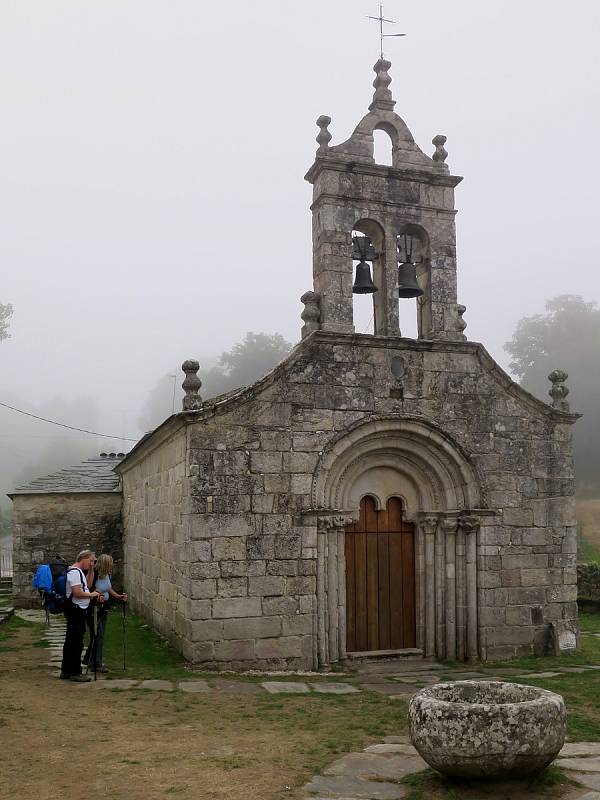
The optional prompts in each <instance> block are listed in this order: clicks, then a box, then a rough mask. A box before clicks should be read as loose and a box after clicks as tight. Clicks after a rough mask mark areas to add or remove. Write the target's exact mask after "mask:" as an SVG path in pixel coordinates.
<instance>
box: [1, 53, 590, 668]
mask: <svg viewBox="0 0 600 800" xmlns="http://www.w3.org/2000/svg"><path fill="white" fill-rule="evenodd" d="M389 67H390V63H389V62H388V61H386V60H383V59H380V60H379V61H378V62H377V63H376V65H375V67H374V69H375V73H376V77H375V81H374V87H375V93H374V96H373V101H372V103H371V105H370V106H369V111H368V113H367V114H366V116H364V117H363V118H362V120H361V121H360V122H359V124H358V125H357V127H356V129H355V130H354V133H353V134H352V135H351V136H350V138H349V139H348V140H347V141H346V142H344V143H342V144H338V145H336V146H331V144H330V141H331V134H330V133H329V131H328V125H329V123H330V119H329V118H328V117H320V118H319V119H318V121H317V124H318V126H319V134H318V137H317V142H318V145H319V147H318V150H317V153H316V158H315V161H314V164H313V165H312V166H311V167H310V169H309V171H308V173H307V175H306V179H307V180H308V181H309V182H310V183H311V184H312V186H313V203H312V206H311V209H312V215H313V287H312V290H310V291H307V292H306V293H305V294H304V295H303V296H302V302H303V304H304V311H303V313H302V320H303V321H304V325H303V327H302V339H301V341H300V343H299V344H298V345H297V346H296V347H295V348H294V350H293V351H292V353H291V354H290V356H289V357H288V358H287V359H286V360H285V361H284V362H283V363H281V364H280V365H279V366H278V367H277V368H276V369H274V370H273V371H272V372H271V373H270V374H269V375H267V376H266V377H264V378H262V379H261V380H259V381H258V382H257V383H255V384H254V385H252V386H249V387H245V388H242V389H239V390H236V391H234V392H231V393H229V394H227V395H223V396H220V397H217V398H213V399H210V400H207V401H206V402H203V401H202V400H201V398H200V381H199V379H198V377H197V374H196V373H197V370H198V364H197V362H194V361H186V362H185V363H184V365H183V369H184V371H185V373H186V378H185V381H184V384H183V386H184V389H185V390H186V396H185V399H184V410H183V411H182V412H181V413H178V414H174V415H173V416H171V417H170V418H169V419H167V420H166V421H165V422H164V423H163V424H162V425H160V426H159V427H158V428H157V429H156V430H154V431H153V432H152V433H150V434H148V435H146V436H145V437H144V438H143V439H142V440H141V441H140V442H139V443H138V444H137V445H136V446H135V447H134V448H133V450H132V451H131V452H130V453H128V454H127V455H126V456H125V457H124V458H122V459H121V458H119V459H117V460H116V461H115V464H116V466H114V472H115V473H116V475H118V476H119V477H120V491H121V497H122V510H121V524H122V547H123V550H122V562H123V572H124V578H125V585H126V588H127V591H128V592H129V595H130V598H131V602H132V604H133V605H134V607H135V608H136V610H137V611H138V612H139V613H140V614H141V615H143V616H144V617H145V618H146V619H147V620H148V621H149V622H151V624H152V625H153V626H154V627H155V628H156V629H157V630H158V631H160V632H161V633H162V634H164V635H165V636H166V637H168V638H169V639H170V640H171V641H172V642H173V643H174V644H175V645H176V646H177V647H178V648H179V649H180V650H181V652H182V653H183V654H184V655H185V657H186V658H187V659H189V660H190V661H191V662H193V663H195V664H199V665H200V664H201V665H203V666H206V667H209V668H217V669H221V668H234V669H246V668H258V669H272V668H286V669H303V670H304V669H317V668H326V667H328V666H329V665H332V664H335V663H338V662H343V661H345V660H346V659H351V658H356V657H361V656H363V657H364V656H365V655H369V656H372V657H375V656H377V655H384V656H387V657H394V656H398V657H402V656H406V655H411V656H413V657H418V656H422V657H423V658H433V657H437V658H447V659H460V660H473V659H477V658H481V659H501V658H509V657H512V656H515V655H521V654H529V653H532V652H542V651H544V650H545V649H546V648H547V647H549V646H552V643H554V644H553V646H554V647H555V648H556V649H558V650H561V649H562V650H566V649H571V648H573V647H574V646H575V645H576V631H577V605H576V595H577V586H576V581H577V574H576V549H577V544H576V532H575V519H574V504H573V493H574V474H573V462H572V448H571V430H572V428H571V426H572V425H573V423H574V422H575V421H576V419H577V415H576V414H572V413H570V412H569V406H568V404H567V402H566V399H565V397H566V394H567V392H568V390H567V388H566V386H565V385H564V381H565V379H566V377H567V376H566V375H565V374H564V373H562V372H560V371H558V370H556V371H555V372H553V373H552V375H551V376H550V380H551V382H552V388H551V390H550V394H551V396H552V400H553V403H552V405H547V404H545V403H543V402H541V401H540V400H537V399H536V398H534V397H533V396H531V395H530V394H528V393H527V392H525V391H524V390H523V389H521V388H520V387H519V386H518V385H517V384H515V383H514V382H513V381H512V380H511V379H510V377H509V376H508V375H507V374H506V373H505V372H504V371H503V370H502V369H501V368H500V367H499V366H498V365H497V364H496V363H495V362H494V361H493V359H492V358H491V357H490V355H489V354H488V353H487V352H486V350H485V349H484V347H483V346H482V345H481V344H478V343H476V342H470V341H468V340H467V337H466V335H465V332H464V331H465V328H466V323H465V322H464V321H463V313H464V311H465V308H464V306H462V305H460V304H459V303H458V299H457V288H456V232H455V214H456V209H455V202H454V189H455V187H456V186H457V185H458V183H459V182H460V181H461V178H460V177H457V176H454V175H452V174H451V173H450V171H449V168H448V166H447V164H446V158H447V155H448V154H447V152H446V150H445V149H444V144H445V142H446V138H445V137H444V136H436V137H434V139H433V144H434V146H435V150H434V152H433V155H432V156H427V155H425V154H424V153H423V152H422V151H421V150H420V149H419V147H418V146H417V145H416V144H415V142H414V140H413V137H412V135H411V133H410V131H409V130H408V128H407V126H406V124H405V122H404V121H403V120H402V119H401V118H400V117H399V116H398V115H397V114H396V113H395V112H394V105H395V103H394V100H393V98H392V93H391V91H390V89H389V85H390V82H391V78H390V76H389V73H388V70H389ZM378 130H383V131H385V133H386V134H388V136H389V137H390V139H391V143H392V165H391V166H382V165H379V164H377V163H375V160H374V157H373V151H374V137H373V132H374V131H378ZM355 262H358V263H357V264H356V267H355ZM355 293H361V294H368V295H371V297H372V300H373V317H374V333H373V335H366V334H360V333H357V332H356V330H355V327H354V324H353V295H354V294H355ZM406 298H416V301H412V300H410V301H407V300H406ZM405 308H406V309H407V310H408V311H409V312H410V313H413V311H414V313H416V314H417V328H418V335H417V338H415V339H412V338H407V337H404V336H403V335H402V333H401V328H400V325H401V323H402V319H401V316H402V315H403V314H404V313H405ZM111 471H112V467H111ZM19 491H20V492H21V494H19V492H15V494H14V495H13V497H14V500H15V515H16V521H17V526H16V527H17V533H16V551H17V553H21V555H20V556H18V557H17V560H19V558H20V559H21V564H22V565H23V564H25V563H26V562H27V552H30V551H31V547H32V546H33V545H32V542H34V541H35V535H34V533H32V531H31V530H30V528H28V526H27V521H26V520H25V519H24V518H20V517H19V509H18V505H19V503H20V502H24V500H23V498H28V497H29V498H30V495H28V494H27V491H26V487H25V490H19ZM90 491H93V490H90ZM28 502H29V501H28ZM38 522H39V521H38ZM38 527H39V524H38ZM113 530H114V526H113ZM91 538H92V539H93V537H91ZM90 543H91V544H95V543H94V542H90ZM95 546H99V545H97V544H96V545H95ZM27 548H29V550H27Z"/></svg>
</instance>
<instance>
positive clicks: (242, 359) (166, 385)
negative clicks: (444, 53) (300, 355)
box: [139, 331, 292, 430]
mask: <svg viewBox="0 0 600 800" xmlns="http://www.w3.org/2000/svg"><path fill="white" fill-rule="evenodd" d="M291 349H292V345H291V344H290V343H289V342H286V340H285V339H284V338H283V336H281V335H280V334H279V333H273V334H268V333H253V332H252V331H249V332H248V333H247V334H246V336H245V337H244V339H243V341H241V342H238V343H237V344H235V345H234V346H233V347H232V348H231V350H227V351H225V352H224V353H222V354H221V357H220V358H219V361H218V363H217V364H216V365H215V366H213V367H210V368H209V369H200V371H199V373H198V375H199V377H200V380H201V381H202V388H201V389H200V394H201V396H202V397H203V398H204V399H208V398H211V397H216V396H218V395H220V394H224V393H225V392H229V391H231V390H233V389H237V388H238V387H240V386H248V385H249V384H251V383H254V381H256V380H258V379H259V378H262V377H263V375H266V374H267V373H268V372H270V371H271V370H272V369H273V368H274V367H276V366H277V364H279V362H280V361H282V360H283V359H284V358H285V357H286V356H287V355H288V353H289V352H290V350H291ZM179 374H181V381H178V382H177V384H176V389H177V391H176V395H175V411H180V410H181V390H180V389H179V386H180V384H181V382H183V374H182V373H179ZM172 408H173V377H172V375H163V377H162V378H160V379H159V381H158V382H157V384H156V385H155V387H154V388H153V389H152V391H151V392H150V394H149V395H148V400H147V401H146V404H145V406H144V409H143V411H142V413H141V415H140V417H139V424H140V427H141V428H142V429H143V430H153V429H154V428H156V427H157V426H158V425H160V424H161V422H164V420H165V419H166V418H167V417H168V416H170V414H171V413H172Z"/></svg>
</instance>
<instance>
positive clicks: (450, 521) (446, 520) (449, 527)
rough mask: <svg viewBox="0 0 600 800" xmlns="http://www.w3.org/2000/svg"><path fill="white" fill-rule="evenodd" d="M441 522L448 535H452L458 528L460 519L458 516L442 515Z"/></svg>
mask: <svg viewBox="0 0 600 800" xmlns="http://www.w3.org/2000/svg"><path fill="white" fill-rule="evenodd" d="M440 523H441V526H442V530H443V531H444V533H445V534H446V535H452V534H454V533H456V531H457V529H458V519H457V518H456V517H442V518H441V520H440Z"/></svg>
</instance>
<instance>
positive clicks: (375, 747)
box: [363, 744, 417, 756]
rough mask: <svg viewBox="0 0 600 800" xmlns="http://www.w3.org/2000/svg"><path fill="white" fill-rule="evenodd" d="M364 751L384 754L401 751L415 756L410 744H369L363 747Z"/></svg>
mask: <svg viewBox="0 0 600 800" xmlns="http://www.w3.org/2000/svg"><path fill="white" fill-rule="evenodd" d="M363 752H364V753H377V754H378V755H385V754H388V753H402V754H403V755H406V756H415V755H416V754H417V751H416V750H415V748H414V747H413V746H412V744H371V745H369V746H368V747H365V749H364V751H363Z"/></svg>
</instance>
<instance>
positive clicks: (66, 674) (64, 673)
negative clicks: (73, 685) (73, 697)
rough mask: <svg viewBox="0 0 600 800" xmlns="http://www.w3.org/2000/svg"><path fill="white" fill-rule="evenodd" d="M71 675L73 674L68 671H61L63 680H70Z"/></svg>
mask: <svg viewBox="0 0 600 800" xmlns="http://www.w3.org/2000/svg"><path fill="white" fill-rule="evenodd" d="M70 677H71V676H70V675H69V674H68V672H61V673H60V679H61V681H68V680H69V678H70Z"/></svg>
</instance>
